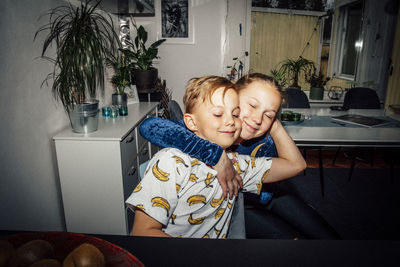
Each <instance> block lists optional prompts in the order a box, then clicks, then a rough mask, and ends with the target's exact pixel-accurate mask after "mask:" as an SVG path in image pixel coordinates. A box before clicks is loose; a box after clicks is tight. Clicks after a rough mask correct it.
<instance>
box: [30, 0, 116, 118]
mask: <svg viewBox="0 0 400 267" xmlns="http://www.w3.org/2000/svg"><path fill="white" fill-rule="evenodd" d="M99 4H100V1H99V0H96V1H92V0H83V1H81V3H80V6H78V7H74V6H73V5H72V4H71V3H69V4H67V5H62V6H59V7H56V8H54V9H51V10H50V11H48V13H46V14H45V15H47V16H48V17H49V22H48V23H47V24H45V25H43V26H42V27H40V28H39V30H38V31H37V32H36V34H35V39H36V37H37V35H38V34H39V33H41V32H47V36H46V38H45V40H44V44H43V50H42V58H44V59H47V60H49V61H50V62H52V63H54V68H53V71H52V72H51V73H50V74H48V76H47V77H46V79H45V80H44V81H43V82H46V83H47V81H48V80H49V79H51V80H53V85H52V91H53V93H54V96H55V98H56V99H58V100H61V102H62V104H63V106H64V108H65V109H66V111H67V112H69V111H71V110H72V109H73V108H74V106H75V104H82V103H84V102H85V101H86V100H87V99H88V98H89V97H90V98H94V97H96V93H97V90H98V89H99V90H100V92H102V93H103V92H104V72H105V68H106V66H105V59H106V58H107V57H109V55H110V54H113V53H115V51H116V49H117V45H116V44H118V35H117V34H116V33H115V31H114V27H113V23H112V19H111V16H110V15H108V14H107V13H105V12H103V11H101V10H100V9H99V8H98V6H99ZM53 43H55V48H56V54H55V57H54V58H50V57H47V56H45V55H46V52H47V51H48V49H49V47H50V46H51V45H52V44H53Z"/></svg>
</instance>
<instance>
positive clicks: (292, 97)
mask: <svg viewBox="0 0 400 267" xmlns="http://www.w3.org/2000/svg"><path fill="white" fill-rule="evenodd" d="M283 97H284V99H285V103H286V107H287V108H310V102H309V100H308V97H307V95H306V94H305V93H304V92H303V91H302V90H301V89H298V88H287V89H286V90H285V92H284V93H283ZM302 148H303V156H304V160H306V159H307V149H317V150H318V162H319V178H320V182H321V194H322V195H324V171H323V167H324V164H323V161H322V150H321V147H318V148H316V147H308V146H305V147H302ZM304 175H306V170H304Z"/></svg>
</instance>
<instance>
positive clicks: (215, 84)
mask: <svg viewBox="0 0 400 267" xmlns="http://www.w3.org/2000/svg"><path fill="white" fill-rule="evenodd" d="M221 87H223V88H224V92H223V96H225V93H226V91H227V90H229V89H233V90H235V91H236V92H237V88H236V85H235V84H233V83H232V82H231V81H230V80H228V79H226V78H224V77H220V76H214V75H209V76H203V77H199V78H192V79H190V80H189V82H188V85H187V86H186V92H185V95H184V96H183V104H184V106H185V113H191V112H192V111H193V108H194V107H195V105H196V104H198V103H199V101H201V102H202V103H204V102H205V101H206V99H207V98H208V100H209V101H210V102H211V96H212V95H213V93H214V92H215V91H216V90H217V89H218V88H221Z"/></svg>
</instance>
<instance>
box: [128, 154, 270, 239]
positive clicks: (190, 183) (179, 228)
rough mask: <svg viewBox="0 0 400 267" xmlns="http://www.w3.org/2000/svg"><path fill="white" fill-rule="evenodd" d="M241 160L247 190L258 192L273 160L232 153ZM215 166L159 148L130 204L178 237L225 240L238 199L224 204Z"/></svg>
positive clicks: (237, 164)
mask: <svg viewBox="0 0 400 267" xmlns="http://www.w3.org/2000/svg"><path fill="white" fill-rule="evenodd" d="M228 157H229V158H231V159H233V158H235V159H236V162H235V164H234V166H235V169H236V171H237V172H238V173H239V174H240V175H241V177H242V179H243V191H247V192H252V193H257V194H259V193H260V191H261V185H262V181H263V180H264V179H265V177H266V176H267V175H268V172H269V169H270V168H271V162H272V160H271V158H264V157H260V158H254V157H250V156H247V155H239V154H237V153H230V152H229V153H228ZM216 175H217V172H216V171H215V170H214V169H212V168H211V167H210V166H208V165H206V164H205V163H203V162H201V161H199V160H198V159H196V158H192V157H190V156H189V155H187V154H185V153H183V152H181V151H180V150H178V149H175V148H165V149H163V150H160V151H159V152H158V153H157V154H155V155H154V157H153V158H152V159H151V160H150V162H149V164H148V166H147V169H146V171H145V175H144V177H143V179H142V181H141V182H140V183H139V184H138V185H137V187H136V188H135V189H134V190H133V192H132V194H131V195H130V196H129V198H128V199H127V200H126V203H127V205H128V206H129V207H130V208H131V209H134V208H138V209H141V210H143V211H144V212H145V213H146V214H147V215H149V216H151V217H152V218H154V219H155V220H157V221H158V222H160V223H161V224H162V225H163V229H162V230H163V231H164V232H165V233H167V234H168V235H170V236H173V237H192V238H225V237H226V235H227V232H228V229H229V223H230V220H231V216H232V211H233V207H234V205H235V202H236V198H233V199H232V200H230V199H229V198H228V199H227V200H224V199H223V198H222V188H221V186H220V184H219V182H218V179H217V177H216Z"/></svg>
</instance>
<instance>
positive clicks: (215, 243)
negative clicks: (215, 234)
mask: <svg viewBox="0 0 400 267" xmlns="http://www.w3.org/2000/svg"><path fill="white" fill-rule="evenodd" d="M16 233H23V232H16V231H0V238H5V237H7V236H8V235H11V234H16ZM93 236H96V237H98V238H101V239H104V240H106V241H109V242H111V243H113V244H115V245H117V246H119V247H121V248H124V249H125V250H127V251H129V252H130V253H131V254H133V255H134V256H135V257H136V258H138V259H139V260H140V261H141V262H142V263H143V264H144V265H146V266H400V260H399V258H400V257H399V252H400V241H390V240H354V241H352V240H340V241H338V240H334V241H333V240H332V241H330V240H268V239H246V240H239V239H227V240H211V239H179V238H156V237H131V236H119V235H93Z"/></svg>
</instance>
